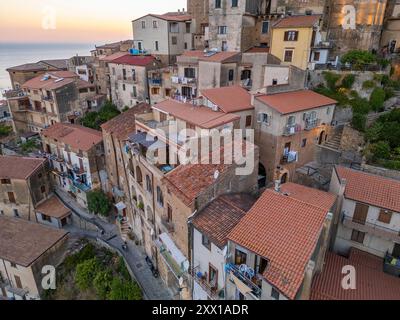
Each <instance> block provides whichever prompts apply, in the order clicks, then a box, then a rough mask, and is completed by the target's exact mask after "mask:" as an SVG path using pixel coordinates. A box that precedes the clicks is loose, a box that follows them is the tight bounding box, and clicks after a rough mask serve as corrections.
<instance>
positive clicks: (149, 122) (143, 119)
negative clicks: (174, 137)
mask: <svg viewBox="0 0 400 320" xmlns="http://www.w3.org/2000/svg"><path fill="white" fill-rule="evenodd" d="M136 121H137V122H138V123H139V124H142V125H143V126H145V127H148V128H149V129H165V130H166V131H165V132H166V133H167V132H168V127H169V125H170V123H171V121H169V120H166V121H157V120H156V119H155V118H154V115H153V114H152V113H148V114H143V115H138V116H136Z"/></svg>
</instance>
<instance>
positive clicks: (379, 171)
mask: <svg viewBox="0 0 400 320" xmlns="http://www.w3.org/2000/svg"><path fill="white" fill-rule="evenodd" d="M362 168H363V170H364V172H368V173H371V174H376V175H379V176H382V177H386V178H391V179H396V180H400V171H398V170H390V169H386V168H382V167H375V166H371V165H368V164H363V165H362Z"/></svg>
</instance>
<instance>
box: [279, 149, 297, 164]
mask: <svg viewBox="0 0 400 320" xmlns="http://www.w3.org/2000/svg"><path fill="white" fill-rule="evenodd" d="M297 159H298V153H297V152H296V151H289V152H288V153H287V154H284V155H283V157H282V159H281V164H289V163H293V162H296V161H297Z"/></svg>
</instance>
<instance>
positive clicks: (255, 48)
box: [245, 47, 269, 53]
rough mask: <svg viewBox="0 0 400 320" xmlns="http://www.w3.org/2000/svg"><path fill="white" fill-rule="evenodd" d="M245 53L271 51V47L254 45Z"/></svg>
mask: <svg viewBox="0 0 400 320" xmlns="http://www.w3.org/2000/svg"><path fill="white" fill-rule="evenodd" d="M245 53H269V48H267V47H252V48H250V49H249V50H247V51H246V52H245Z"/></svg>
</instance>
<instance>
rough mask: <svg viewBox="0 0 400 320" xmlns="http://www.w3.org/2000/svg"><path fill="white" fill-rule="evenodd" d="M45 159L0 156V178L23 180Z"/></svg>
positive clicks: (44, 161)
mask: <svg viewBox="0 0 400 320" xmlns="http://www.w3.org/2000/svg"><path fill="white" fill-rule="evenodd" d="M46 161H47V160H46V159H42V158H25V157H15V156H0V179H20V180H25V179H27V178H29V177H30V176H31V175H32V174H33V173H34V172H35V171H36V170H37V169H38V168H39V167H40V166H42V165H44V164H45V163H46Z"/></svg>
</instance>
